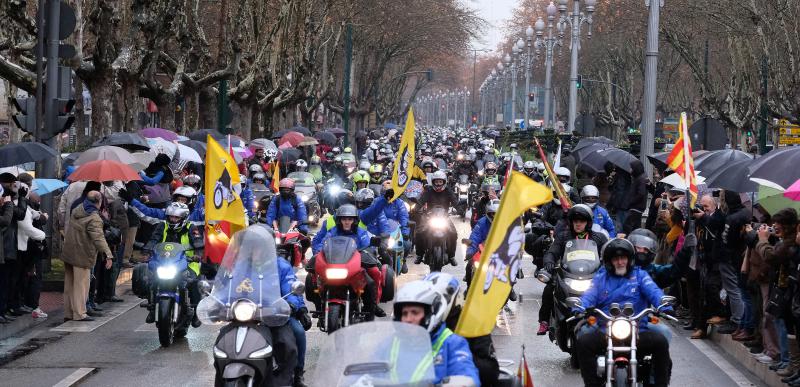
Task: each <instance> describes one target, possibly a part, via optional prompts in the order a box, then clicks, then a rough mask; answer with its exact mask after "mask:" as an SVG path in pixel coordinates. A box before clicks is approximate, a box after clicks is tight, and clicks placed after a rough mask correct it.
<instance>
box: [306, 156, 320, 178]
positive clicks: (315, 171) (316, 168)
mask: <svg viewBox="0 0 800 387" xmlns="http://www.w3.org/2000/svg"><path fill="white" fill-rule="evenodd" d="M321 162H322V160H321V159H320V157H319V156H317V155H314V156H311V163H310V164H309V166H308V172H309V173H311V175H312V176H314V181H315V182H320V181H322V166H321V165H320V164H321Z"/></svg>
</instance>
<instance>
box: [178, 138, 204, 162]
mask: <svg viewBox="0 0 800 387" xmlns="http://www.w3.org/2000/svg"><path fill="white" fill-rule="evenodd" d="M178 144H181V145H186V146H188V147H189V148H192V149H194V150H195V151H197V154H199V155H200V157H202V158H203V159H205V158H206V147H207V145H206V143H205V141H200V140H183V141H178Z"/></svg>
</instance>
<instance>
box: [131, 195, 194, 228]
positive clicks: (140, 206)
mask: <svg viewBox="0 0 800 387" xmlns="http://www.w3.org/2000/svg"><path fill="white" fill-rule="evenodd" d="M131 205H133V206H134V207H136V209H137V210H139V211H141V212H142V213H143V214H145V215H146V216H149V217H151V218H155V219H160V220H165V219H167V215H166V213H165V212H164V209H163V208H152V207H148V206H147V205H146V204H144V203H142V202H140V201H139V200H137V199H133V200H131ZM204 205H205V200H204V199H203V196H202V194H201V195H198V196H197V203H195V205H194V208H192V212H190V213H189V218H188V220H189V221H190V222H203V221H205V216H206V211H205V208H204V207H203V206H204Z"/></svg>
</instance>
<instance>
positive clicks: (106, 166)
mask: <svg viewBox="0 0 800 387" xmlns="http://www.w3.org/2000/svg"><path fill="white" fill-rule="evenodd" d="M69 180H70V181H100V182H103V181H112V180H121V181H131V180H142V178H141V177H139V174H138V173H136V171H135V170H134V169H133V168H131V167H129V166H128V165H126V164H123V163H120V162H119V161H114V160H95V161H89V162H88V163H85V164H83V165H81V166H80V167H78V169H76V170H75V172H72V174H70V175H69Z"/></svg>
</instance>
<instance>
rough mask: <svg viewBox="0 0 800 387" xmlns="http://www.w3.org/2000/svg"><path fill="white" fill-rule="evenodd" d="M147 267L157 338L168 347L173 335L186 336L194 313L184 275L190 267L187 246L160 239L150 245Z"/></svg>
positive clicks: (177, 336)
mask: <svg viewBox="0 0 800 387" xmlns="http://www.w3.org/2000/svg"><path fill="white" fill-rule="evenodd" d="M147 268H148V271H149V272H150V273H155V278H154V279H155V289H154V290H153V291H154V294H153V298H152V300H153V302H154V303H155V317H156V321H155V324H156V328H158V341H159V342H160V343H161V346H162V347H169V346H170V345H171V344H172V343H173V341H174V340H175V338H181V337H185V336H186V333H187V332H188V331H189V325H190V324H191V322H192V317H193V316H194V310H192V308H191V307H190V306H189V291H188V288H187V286H188V283H187V279H186V278H185V277H184V276H183V273H184V271H186V270H187V269H188V268H189V260H188V259H187V257H186V249H185V248H184V247H183V245H181V244H180V243H159V244H157V245H156V246H155V247H154V248H153V257H152V258H150V261H148V262H147Z"/></svg>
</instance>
